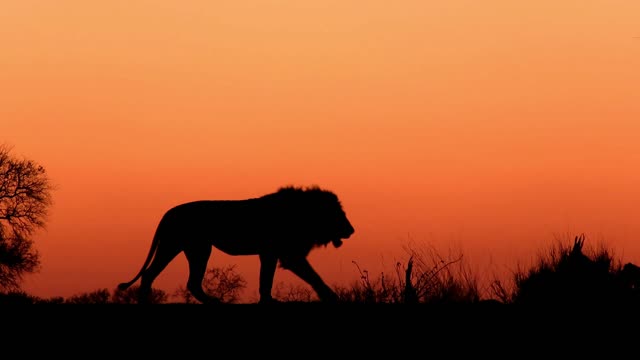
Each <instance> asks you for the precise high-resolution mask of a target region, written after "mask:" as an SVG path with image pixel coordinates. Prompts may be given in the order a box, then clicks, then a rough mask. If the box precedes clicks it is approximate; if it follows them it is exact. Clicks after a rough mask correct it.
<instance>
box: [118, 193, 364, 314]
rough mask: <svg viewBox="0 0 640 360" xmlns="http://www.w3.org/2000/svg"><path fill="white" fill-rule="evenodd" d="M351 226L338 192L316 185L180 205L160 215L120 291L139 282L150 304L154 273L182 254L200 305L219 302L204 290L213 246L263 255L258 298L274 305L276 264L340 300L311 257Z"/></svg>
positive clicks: (346, 235)
mask: <svg viewBox="0 0 640 360" xmlns="http://www.w3.org/2000/svg"><path fill="white" fill-rule="evenodd" d="M354 231H355V230H354V228H353V226H352V225H351V223H350V222H349V220H348V219H347V216H346V214H345V212H344V210H343V208H342V205H341V203H340V201H339V199H338V197H337V196H336V195H335V194H334V193H332V192H331V191H328V190H324V189H321V188H320V187H318V186H311V187H306V188H304V187H294V186H285V187H281V188H279V189H278V190H277V191H276V192H274V193H271V194H267V195H264V196H261V197H257V198H250V199H244V200H200V201H193V202H188V203H183V204H180V205H177V206H175V207H173V208H171V209H169V210H168V211H167V212H166V213H165V214H164V215H163V217H162V219H161V220H160V223H159V224H158V226H157V228H156V232H155V235H154V237H153V241H152V243H151V248H150V249H149V254H148V255H147V258H146V260H145V262H144V264H143V265H142V268H141V269H140V271H139V272H138V274H137V275H136V276H135V277H134V278H133V279H132V280H131V281H129V282H126V283H121V284H119V285H118V289H120V290H125V289H127V288H128V287H130V286H131V285H133V284H134V283H135V282H136V281H137V280H138V279H141V280H140V287H139V302H140V303H145V302H146V299H148V296H149V294H150V293H151V285H152V283H153V281H154V280H155V279H156V277H157V276H158V275H159V274H160V273H161V272H162V271H163V270H164V268H165V267H166V266H167V265H168V264H169V263H170V262H171V261H172V260H173V259H174V258H175V257H176V256H177V255H178V254H180V253H181V252H184V254H185V256H186V258H187V262H188V266H189V276H188V279H187V289H188V290H189V292H190V293H191V294H192V295H193V297H194V298H195V299H197V300H198V301H200V302H201V303H217V302H219V300H218V299H217V298H215V297H213V296H210V295H209V294H207V293H206V292H205V291H204V289H203V287H202V281H203V278H204V275H205V272H206V268H207V263H208V261H209V257H210V256H211V250H212V247H216V248H217V249H219V250H221V251H222V252H224V253H226V254H229V255H233V256H236V255H237V256H241V255H258V256H259V259H260V272H259V296H260V298H259V302H260V303H270V302H275V300H274V299H273V298H272V295H271V291H272V287H273V279H274V275H275V270H276V267H277V265H278V264H279V265H280V267H282V268H284V269H287V270H290V271H291V272H293V273H294V274H295V275H297V276H298V277H299V278H300V279H302V280H303V281H305V282H306V283H307V284H309V285H310V286H311V287H312V288H313V290H314V291H315V292H316V294H317V295H318V298H319V299H320V300H321V301H323V302H335V301H337V295H336V293H335V292H334V291H333V290H332V289H331V288H330V287H329V286H328V285H327V284H326V283H325V282H324V281H323V280H322V278H321V277H320V275H318V273H317V272H316V271H315V270H314V269H313V267H312V266H311V264H310V263H309V262H308V260H307V256H308V255H309V253H310V252H311V250H312V249H314V248H317V247H320V246H326V245H328V244H329V243H332V244H333V245H334V247H336V248H338V247H340V246H341V245H342V239H348V238H349V237H350V236H351V235H352V234H353V233H354Z"/></svg>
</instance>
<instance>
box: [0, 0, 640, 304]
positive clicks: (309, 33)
mask: <svg viewBox="0 0 640 360" xmlns="http://www.w3.org/2000/svg"><path fill="white" fill-rule="evenodd" d="M638 36H640V1H637V0H571V1H569V0H538V1H512V0H485V1H477V0H450V1H430V0H398V1H378V0H367V1H365V0H340V1H337V0H324V1H318V2H312V1H294V0H278V1H242V0H233V1H231V0H229V1H226V0H225V1H204V0H192V1H177V0H154V1H135V0H134V1H131V0H127V1H124V0H114V1H104V2H90V1H81V0H57V1H47V0H20V1H7V0H0V143H4V144H7V145H10V146H12V148H13V152H14V153H15V154H19V155H24V156H26V157H29V158H31V159H33V160H35V161H37V162H39V163H40V164H42V165H44V166H45V167H46V169H47V170H48V172H49V174H50V177H51V178H52V181H53V182H54V184H56V186H57V190H56V191H55V192H54V194H53V195H54V204H53V206H52V207H51V214H50V217H49V221H48V225H47V228H46V229H45V230H42V231H40V232H38V233H37V235H36V248H37V249H38V250H39V251H40V254H41V260H42V269H41V271H40V272H39V273H38V274H35V275H29V276H27V277H26V278H25V282H24V288H25V290H26V291H28V292H30V293H33V294H34V295H39V296H47V297H48V296H65V297H66V296H70V295H74V294H77V293H81V292H88V291H93V290H97V289H101V288H109V289H113V288H114V287H115V286H116V285H117V284H118V283H119V282H123V281H128V280H130V279H131V278H132V277H133V276H134V275H135V273H136V272H137V271H138V270H139V268H140V266H141V265H142V262H143V261H144V258H145V257H146V255H147V251H148V248H149V245H150V242H151V238H152V236H153V232H154V231H155V227H156V225H157V223H158V221H159V219H160V217H161V216H162V214H163V213H164V212H165V211H166V210H167V209H168V208H169V207H172V206H173V205H176V204H178V203H181V202H185V201H190V200H198V199H242V198H249V197H256V196H260V195H263V194H266V193H269V192H272V191H275V190H277V188H278V187H279V186H282V185H312V184H317V185H320V186H322V187H324V188H327V189H329V190H332V191H334V192H335V193H336V194H337V195H338V196H339V197H340V199H341V201H342V204H343V206H344V209H345V211H346V212H347V214H348V216H349V218H350V219H351V222H352V223H353V225H354V227H355V229H356V232H355V234H354V236H353V237H352V238H351V239H349V240H347V241H346V242H345V244H344V246H343V247H341V248H340V249H337V250H336V249H333V248H332V247H327V248H326V249H319V250H316V251H315V252H314V253H312V255H311V256H310V261H311V262H312V264H313V265H314V266H315V267H316V269H317V270H318V272H319V273H320V274H321V275H322V276H323V277H324V278H325V280H327V282H329V283H342V282H345V281H348V282H350V281H352V280H356V279H357V278H358V272H357V268H356V267H355V266H354V264H353V261H355V262H357V263H358V264H359V265H360V266H361V267H363V268H367V269H369V270H370V271H372V272H373V273H376V272H380V271H385V269H386V270H387V271H388V270H392V269H393V265H394V263H395V261H396V260H398V259H402V258H403V257H404V254H405V252H404V251H403V247H404V246H405V245H406V244H407V243H408V242H409V241H413V242H414V243H419V244H426V245H427V246H431V245H433V246H436V247H437V248H438V249H442V252H443V253H447V252H448V251H449V250H450V249H461V251H462V252H463V253H464V254H465V256H466V257H467V259H468V260H469V261H471V262H472V263H473V264H476V265H474V266H477V267H478V271H479V273H480V275H483V276H485V275H486V276H492V273H493V272H495V271H498V272H509V271H510V270H511V269H513V268H514V264H515V263H516V262H518V261H520V262H527V261H530V260H531V257H532V256H535V254H536V253H537V252H538V251H539V250H540V249H544V248H546V246H547V244H549V243H552V242H553V240H554V238H556V237H563V236H573V235H577V234H579V233H585V234H586V237H587V241H586V243H585V245H589V244H591V246H596V245H597V244H599V243H604V244H606V246H607V247H609V248H611V249H613V250H614V252H615V254H616V255H617V256H618V257H619V258H621V259H623V260H624V261H632V262H636V263H640V241H638V240H639V239H640V221H638V219H639V216H640V211H639V210H638V209H637V208H636V207H637V206H638V204H640V187H639V186H638V185H639V184H640V167H639V166H638V165H639V164H640V141H638V140H639V139H640V39H638V38H635V37H638ZM567 234H569V235H567ZM234 263H237V264H238V266H239V267H238V268H237V269H238V270H239V272H240V273H241V274H242V275H243V276H244V277H245V278H246V279H247V281H248V283H249V284H248V285H249V287H248V288H247V290H246V292H245V294H246V295H248V296H253V295H255V293H256V292H257V291H256V289H257V274H258V259H257V258H253V257H252V258H232V257H230V256H227V255H224V254H222V253H221V252H219V251H216V250H214V252H213V255H212V258H211V261H210V263H209V264H210V266H224V265H228V264H234ZM186 272H187V268H186V261H185V260H184V257H183V256H180V257H179V258H177V259H176V261H174V262H173V263H172V264H171V265H170V266H169V267H168V268H167V269H166V270H165V272H164V273H162V274H161V275H160V277H158V279H157V281H156V283H155V284H154V286H156V287H159V288H162V289H164V290H167V291H170V292H171V291H173V290H175V289H176V288H177V287H178V286H181V285H182V286H183V285H185V284H186ZM289 279H290V278H289V277H288V275H286V274H285V273H284V271H283V270H279V271H278V273H276V282H279V281H289Z"/></svg>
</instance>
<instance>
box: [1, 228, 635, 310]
mask: <svg viewBox="0 0 640 360" xmlns="http://www.w3.org/2000/svg"><path fill="white" fill-rule="evenodd" d="M584 245H585V244H584V236H579V237H575V238H574V239H573V241H572V242H570V241H565V242H558V243H557V244H555V246H553V247H552V248H550V249H548V251H547V252H546V253H544V254H542V255H540V256H538V258H537V261H536V262H535V263H534V264H533V265H531V266H528V267H526V268H521V269H518V270H517V271H515V272H514V273H513V274H512V276H511V278H510V279H507V280H506V281H505V280H499V279H496V280H493V281H492V282H491V283H490V284H489V286H481V285H480V282H479V280H478V277H477V276H475V275H474V274H473V273H472V272H471V271H470V270H469V268H468V267H467V266H466V264H465V262H464V261H462V260H463V259H462V256H458V257H455V258H444V257H442V256H440V255H439V254H438V253H437V252H436V251H434V250H431V249H412V250H410V251H409V254H408V257H407V260H406V262H405V263H400V262H399V263H397V264H396V269H395V272H394V273H393V274H384V273H382V274H380V275H378V276H376V277H372V276H371V275H370V274H369V272H368V271H366V270H362V269H360V267H359V266H358V264H355V266H356V267H358V270H359V271H360V277H359V278H358V279H356V280H355V281H353V282H352V283H351V284H350V285H347V286H344V285H343V286H334V290H335V291H336V293H337V294H338V295H339V298H340V302H341V303H343V304H434V305H437V304H493V305H501V304H502V305H510V304H511V305H517V304H525V305H527V304H533V305H536V304H539V305H554V304H571V305H580V304H584V305H597V304H602V305H605V304H606V305H612V304H620V305H640V267H638V266H637V265H635V264H632V263H624V264H623V263H622V262H620V261H618V260H617V259H615V258H614V256H613V255H612V253H611V251H609V250H607V249H605V248H600V249H598V250H587V248H585V246H584ZM203 285H204V288H205V289H206V290H207V292H208V293H210V294H212V295H214V296H216V297H217V298H218V299H220V301H221V302H222V303H223V304H251V303H255V302H242V301H241V300H240V299H241V293H242V291H243V290H244V288H245V287H246V281H245V280H244V279H243V277H242V276H241V275H239V274H238V273H237V272H236V271H235V268H234V267H233V266H228V267H226V268H212V269H209V270H208V271H207V276H206V277H205V280H204V283H203ZM136 290H137V287H136V286H134V287H132V288H130V289H127V290H125V291H119V290H117V289H114V290H109V289H98V290H95V291H92V292H87V293H82V294H78V295H75V296H71V297H69V298H62V297H54V298H40V297H36V296H32V295H29V294H27V293H26V292H24V291H21V290H12V291H5V292H2V293H0V304H136V303H137V297H136ZM274 297H275V298H276V299H277V300H279V301H280V302H282V303H289V304H311V303H317V302H318V299H317V298H316V297H315V295H314V293H313V291H312V290H311V289H310V288H309V287H307V286H305V285H288V284H282V283H280V284H277V285H276V286H275V288H274ZM256 302H257V301H256ZM152 303H154V304H199V302H198V301H196V300H194V299H193V298H192V297H191V296H190V294H189V292H188V291H187V290H186V289H185V288H183V287H180V288H178V289H177V290H176V291H175V292H174V293H172V294H169V293H166V292H164V291H162V290H159V289H154V291H153V294H152Z"/></svg>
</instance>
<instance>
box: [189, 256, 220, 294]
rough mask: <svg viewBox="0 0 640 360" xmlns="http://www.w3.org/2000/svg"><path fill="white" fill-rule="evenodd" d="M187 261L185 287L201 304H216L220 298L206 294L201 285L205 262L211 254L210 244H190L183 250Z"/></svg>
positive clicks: (205, 269) (205, 268) (205, 266)
mask: <svg viewBox="0 0 640 360" xmlns="http://www.w3.org/2000/svg"><path fill="white" fill-rule="evenodd" d="M184 254H185V256H186V257H187V262H188V263H189V279H188V280H187V289H188V290H189V292H190V293H191V295H193V297H194V298H196V300H198V301H200V302H201V303H203V304H217V303H220V299H218V298H216V297H213V296H211V295H209V294H207V293H206V292H205V291H204V289H203V287H202V281H203V280H204V275H205V273H206V271H207V263H208V262H209V257H210V256H211V245H208V244H199V245H197V246H196V245H191V246H189V247H188V248H186V249H185V250H184Z"/></svg>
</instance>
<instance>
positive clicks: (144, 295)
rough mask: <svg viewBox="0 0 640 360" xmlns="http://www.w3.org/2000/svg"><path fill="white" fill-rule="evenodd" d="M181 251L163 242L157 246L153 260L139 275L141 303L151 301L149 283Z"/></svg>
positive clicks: (150, 283)
mask: <svg viewBox="0 0 640 360" xmlns="http://www.w3.org/2000/svg"><path fill="white" fill-rule="evenodd" d="M180 251H182V250H181V249H180V248H179V247H173V246H171V247H169V246H168V245H167V244H163V245H161V246H159V247H158V250H157V251H156V254H155V256H154V257H153V261H152V262H151V264H149V267H148V268H147V269H146V270H145V271H144V272H143V273H142V276H141V277H140V288H139V289H138V302H139V303H141V304H145V303H149V302H150V301H151V290H152V289H151V285H152V284H153V281H154V280H155V279H156V278H157V277H158V275H160V273H161V272H162V270H164V269H165V268H166V267H167V265H169V263H170V262H171V260H173V259H174V258H175V257H176V256H177V255H178V254H179V253H180Z"/></svg>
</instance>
